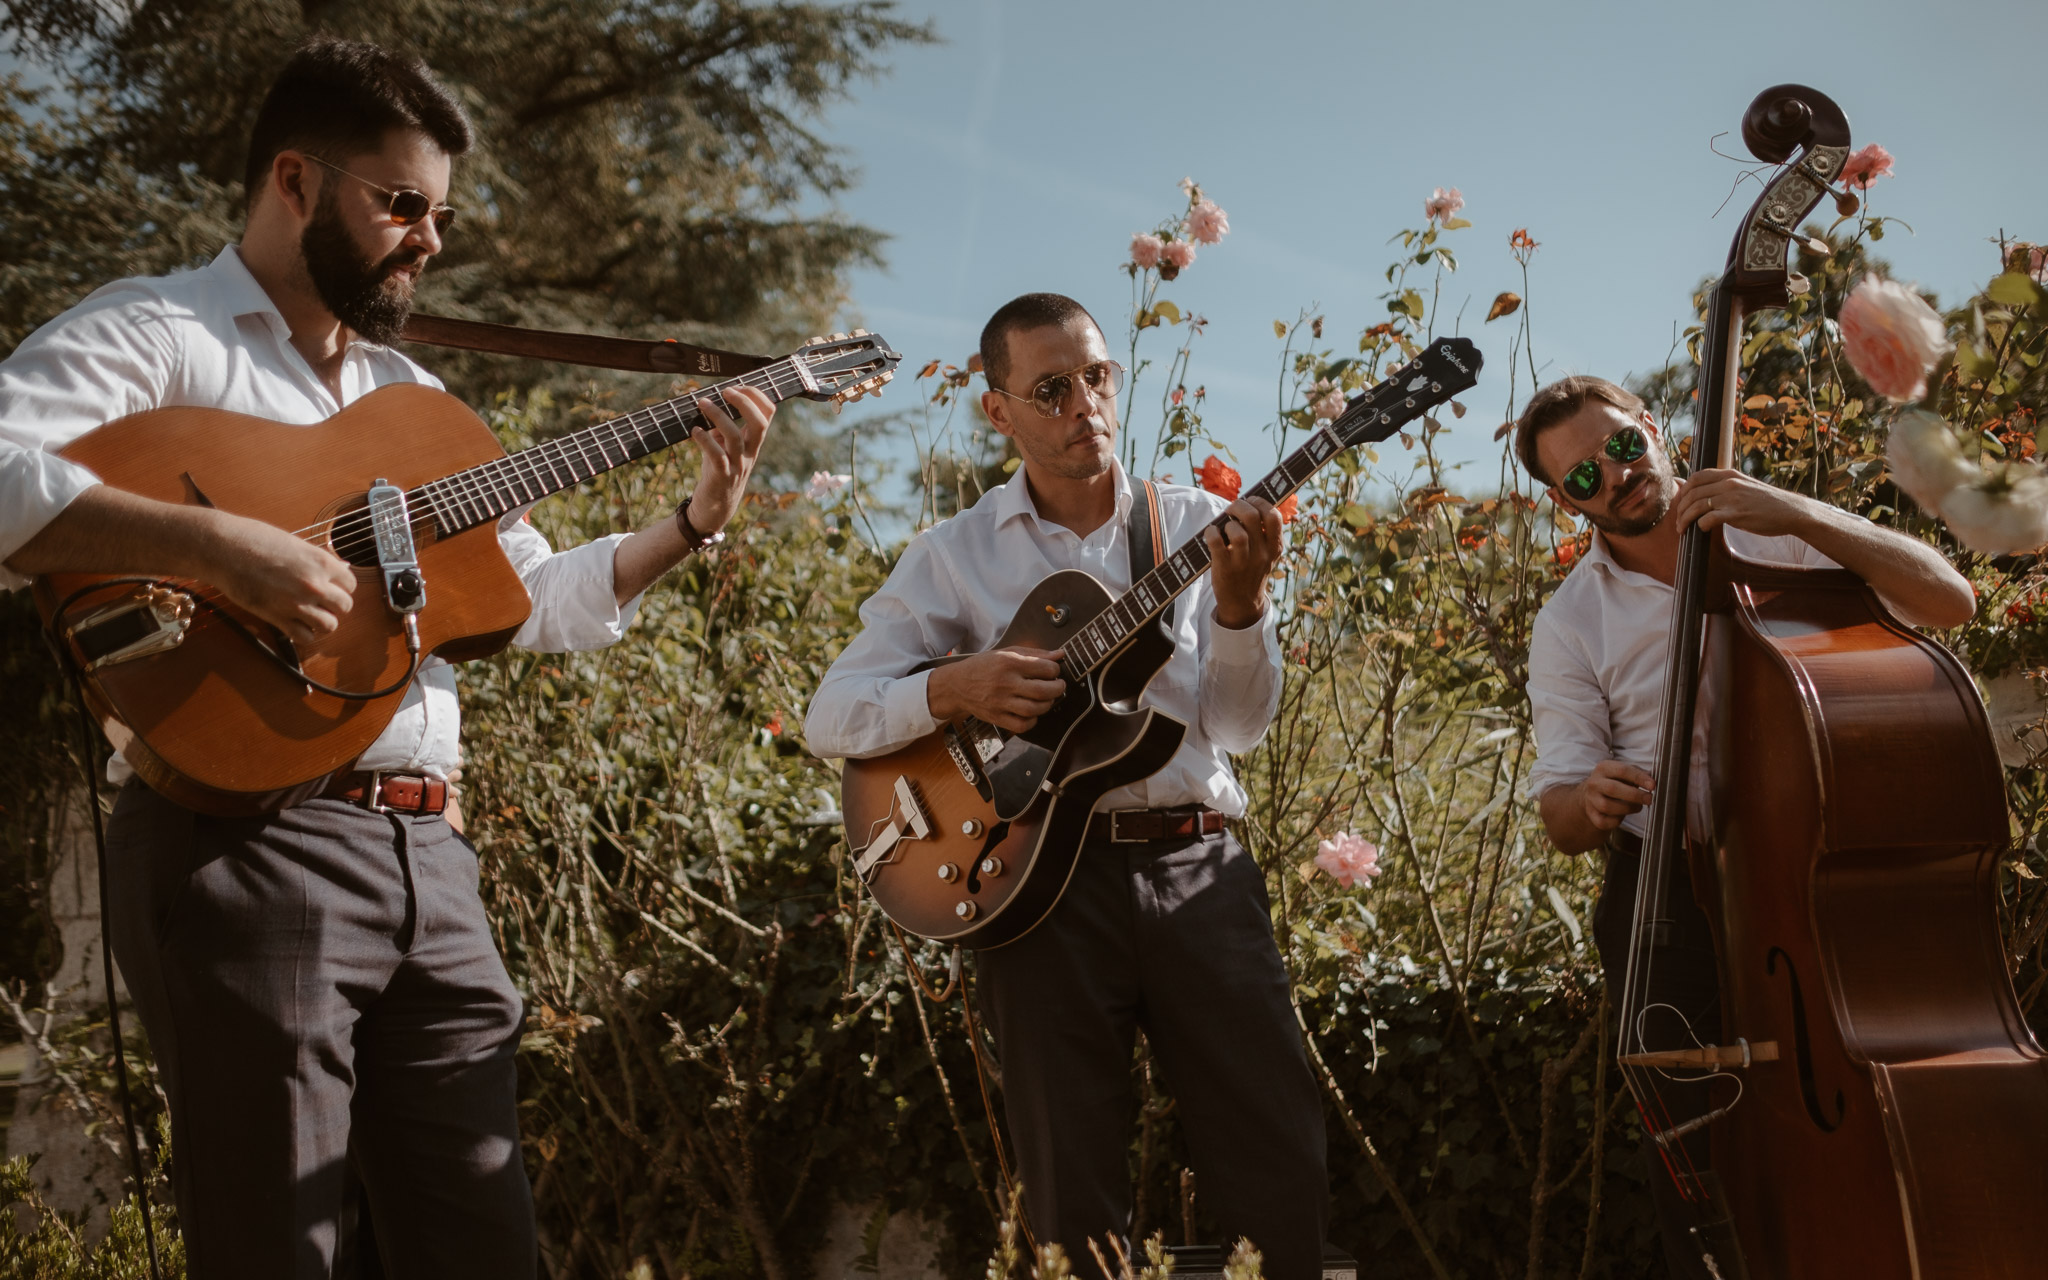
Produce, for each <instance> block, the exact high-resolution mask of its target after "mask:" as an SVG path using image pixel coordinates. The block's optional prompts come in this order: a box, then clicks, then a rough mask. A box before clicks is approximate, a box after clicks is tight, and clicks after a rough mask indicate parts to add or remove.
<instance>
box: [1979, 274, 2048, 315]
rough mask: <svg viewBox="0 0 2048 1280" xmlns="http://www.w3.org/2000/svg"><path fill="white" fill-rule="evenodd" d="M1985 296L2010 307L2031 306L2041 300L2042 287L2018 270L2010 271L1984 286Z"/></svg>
mask: <svg viewBox="0 0 2048 1280" xmlns="http://www.w3.org/2000/svg"><path fill="white" fill-rule="evenodd" d="M1984 296H1985V297H1987V298H1989V299H1991V300H1992V301H1993V302H2002V303H2004V304H2005V305H2006V306H2008V307H2031V306H2033V305H2034V304H2035V303H2036V302H2039V301H2040V300H2041V287H2040V286H2039V285H2037V284H2035V283H2034V282H2033V281H2032V280H2029V279H2027V277H2026V275H2025V274H2024V273H2022V272H2018V271H2008V272H2006V273H2005V274H2004V275H2002V276H2000V277H1998V278H1997V279H1996V280H1993V281H1992V282H1991V283H1990V284H1988V285H1986V286H1984Z"/></svg>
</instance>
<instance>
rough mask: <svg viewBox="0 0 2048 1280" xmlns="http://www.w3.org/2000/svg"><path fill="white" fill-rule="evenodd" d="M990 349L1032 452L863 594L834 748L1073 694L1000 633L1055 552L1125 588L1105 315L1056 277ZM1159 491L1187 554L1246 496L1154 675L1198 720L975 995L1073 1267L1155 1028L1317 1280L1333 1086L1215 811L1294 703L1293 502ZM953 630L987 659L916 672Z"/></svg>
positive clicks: (1218, 1180) (1014, 726)
mask: <svg viewBox="0 0 2048 1280" xmlns="http://www.w3.org/2000/svg"><path fill="white" fill-rule="evenodd" d="M981 356H982V360H983V362H984V365H985V368H986V372H987V376H988V385H989V390H988V391H987V392H986V393H985V394H984V395H983V396H982V399H981V406H982V409H983V411H984V412H985V413H987V415H988V419H989V422H990V423H991V424H992V425H993V426H994V427H995V429H996V430H997V431H1000V432H1001V433H1002V434H1003V435H1005V436H1008V437H1009V438H1010V439H1011V440H1012V441H1013V442H1015V444H1016V446H1017V451H1018V453H1019V454H1021V455H1022V458H1023V465H1022V466H1020V467H1019V468H1018V469H1017V474H1016V475H1015V476H1014V477H1012V478H1011V480H1010V481H1009V483H1007V484H1005V485H1003V486H1002V487H1001V488H998V489H995V490H992V491H990V492H989V493H987V494H985V495H984V496H983V497H982V499H981V500H980V501H979V502H977V503H976V504H975V505H974V506H973V507H971V508H969V509H968V510H966V511H963V512H961V513H960V514H959V515H956V516H954V517H953V518H952V519H950V520H946V521H944V522H942V523H940V524H939V525H937V526H935V527H933V528H931V529H928V530H926V531H925V532H924V533H923V534H921V535H919V536H918V537H917V538H916V539H914V540H913V541H912V542H911V544H910V546H909V547H908V548H907V549H906V550H905V551H904V553H903V558H902V559H901V560H900V561H899V562H898V563H897V565H896V568H895V571H894V572H892V573H891V574H890V575H889V581H888V582H887V583H885V584H884V585H883V587H882V589H881V590H880V591H878V592H876V593H875V595H874V596H873V597H871V598H870V599H869V600H868V601H867V602H866V603H865V604H863V605H862V606H861V611H860V614H861V622H862V625H863V630H862V632H861V634H860V635H859V636H858V637H857V638H855V640H854V641H853V643H852V644H850V645H848V646H847V648H846V651H845V652H844V653H842V654H841V655H840V657H839V659H838V661H837V662H835V663H834V664H833V665H832V670H831V671H830V672H829V673H827V675H826V677H825V679H824V681H823V682H822V683H821V684H820V685H819V687H818V692H817V695H816V696H815V697H814V698H813V699H812V702H811V707H810V712H809V716H808V718H807V719H806V721H805V725H804V729H805V734H806V736H807V738H808V740H809V745H810V748H811V750H813V751H815V752H817V753H819V754H820V755H826V756H859V757H866V756H875V755H881V754H884V753H886V752H888V751H891V750H894V749H896V748H898V747H901V746H903V745H905V744H906V743H909V742H911V741H913V740H915V739H917V738H919V737H922V736H924V735H925V734H928V733H931V732H933V731H934V730H935V729H936V728H937V727H938V725H939V724H941V723H943V722H945V721H949V720H955V719H958V718H960V717H962V716H968V715H973V716H978V717H980V718H982V719H983V720H985V721H987V722H988V723H991V724H995V725H998V726H1000V727H1002V728H1004V729H1008V730H1010V731H1012V732H1022V731H1023V730H1026V729H1028V728H1030V727H1031V725H1032V724H1034V723H1035V722H1036V721H1037V718H1038V717H1039V716H1041V715H1043V714H1045V713H1046V712H1047V711H1048V710H1049V709H1051V707H1052V705H1053V702H1054V700H1055V699H1057V698H1058V697H1059V696H1060V694H1061V693H1062V691H1063V690H1064V688H1065V686H1064V684H1063V683H1062V681H1061V679H1060V667H1059V664H1058V662H1057V658H1058V657H1059V655H1058V654H1057V653H1046V652H1042V651H1028V650H1003V649H993V650H991V649H988V646H990V645H992V644H994V643H995V642H996V641H997V640H998V639H999V638H1000V637H1001V635H1002V632H1003V629H1004V627H1005V625H1006V624H1007V623H1008V621H1009V619H1010V618H1011V616H1012V615H1013V614H1014V613H1015V611H1016V609H1017V606H1018V604H1019V603H1020V602H1021V601H1022V600H1023V599H1024V597H1025V595H1026V593H1028V592H1029V591H1030V590H1031V589H1032V587H1033V586H1035V585H1036V584H1037V583H1038V581H1039V580H1040V579H1041V578H1043V577H1045V576H1046V575H1048V574H1051V573H1053V572H1055V571H1058V570H1064V569H1078V570H1083V571H1085V572H1087V573H1090V574H1093V575H1094V576H1095V577H1096V578H1097V579H1098V580H1100V581H1101V582H1102V584H1103V585H1104V586H1105V587H1107V588H1109V589H1110V590H1111V591H1122V590H1125V589H1126V588H1128V587H1129V586H1130V584H1131V581H1132V570H1131V541H1132V540H1131V537H1130V534H1129V527H1128V526H1129V522H1130V519H1131V513H1132V511H1133V509H1134V506H1135V505H1137V504H1143V503H1145V501H1146V498H1145V495H1144V494H1143V493H1142V492H1140V491H1139V486H1138V485H1136V484H1135V483H1134V482H1133V481H1131V480H1130V479H1129V478H1128V477H1127V476H1126V475H1125V474H1124V471H1123V468H1122V467H1120V466H1118V465H1117V462H1116V431H1117V419H1116V391H1117V386H1118V384H1119V381H1120V379H1121V376H1122V370H1121V369H1120V368H1119V367H1118V366H1117V365H1116V364H1115V362H1113V361H1111V360H1110V359H1109V350H1108V348H1107V347H1106V346H1105V345H1104V343H1103V339H1102V331H1101V329H1099V328H1098V327H1097V326H1096V324H1095V320H1094V318H1093V317H1092V316H1090V315H1089V314H1088V312H1087V311H1086V310H1084V309H1083V308H1082V307H1081V304H1079V303H1078V302H1075V301H1074V300H1073V299H1071V298H1068V297H1064V296H1062V295H1060V294H1052V293H1034V294H1025V295H1024V296H1023V297H1020V298H1017V299H1015V300H1013V301H1011V302H1009V303H1008V304H1006V305H1004V306H1003V307H1002V308H1001V309H1000V310H998V311H997V312H996V313H995V315H994V316H993V317H991V318H990V320H989V322H988V325H987V326H986V327H985V328H984V329H983V330H982V335H981ZM1158 495H1159V517H1158V519H1159V532H1161V533H1163V534H1164V545H1165V546H1166V547H1168V548H1172V547H1176V546H1179V545H1180V544H1182V543H1183V542H1185V541H1186V540H1188V539H1190V538H1192V537H1194V536H1195V535H1196V533H1197V531H1198V530H1202V529H1203V527H1204V526H1205V525H1207V524H1209V522H1210V521H1212V520H1214V519H1215V518H1216V517H1217V516H1218V515H1219V514H1221V513H1223V512H1225V511H1226V510H1227V511H1228V513H1229V515H1230V516H1231V519H1230V520H1228V521H1226V522H1224V523H1223V524H1222V525H1221V527H1220V528H1211V529H1208V530H1207V532H1206V533H1204V534H1203V536H1204V537H1205V538H1206V539H1207V540H1208V544H1209V548H1210V551H1211V554H1212V556H1213V561H1212V566H1213V567H1212V568H1211V571H1210V573H1209V574H1208V575H1207V577H1205V578H1204V579H1202V580H1201V581H1200V582H1199V583H1197V584H1196V585H1195V586H1193V587H1191V588H1190V589H1189V590H1188V591H1187V593H1186V594H1184V595H1183V596H1182V597H1181V598H1180V604H1179V607H1178V611H1177V613H1176V614H1175V618H1176V621H1175V624H1174V626H1173V637H1174V642H1175V649H1174V653H1173V656H1172V658H1171V659H1170V660H1169V661H1168V662H1167V664H1166V665H1165V667H1163V668H1162V669H1161V670H1160V672H1159V674H1158V675H1157V676H1156V677H1155V678H1154V680H1153V682H1152V684H1151V686H1150V687H1149V688H1148V689H1147V690H1146V691H1145V694H1144V696H1143V701H1144V703H1145V704H1146V705H1148V706H1155V707H1158V708H1159V709H1160V710H1162V711H1163V712H1165V713H1166V714H1168V715H1171V716H1174V717H1175V718H1177V719H1180V720H1182V721H1185V722H1186V724H1187V726H1188V732H1187V737H1186V738H1185V739H1184V740H1183V741H1182V743H1181V746H1180V749H1179V751H1178V752H1177V753H1176V754H1175V755H1174V756H1173V758H1172V759H1171V760H1169V761H1168V762H1167V764H1166V766H1165V767H1164V768H1163V769H1161V770H1160V771H1159V772H1157V773H1155V774H1153V775H1152V776H1151V777H1149V778H1146V779H1145V780H1144V781H1142V782H1139V783H1136V784H1134V785H1132V786H1129V787H1125V788H1121V789H1119V790H1117V791H1113V792H1111V793H1110V794H1109V795H1107V796H1105V797H1103V799H1102V801H1101V802H1100V803H1099V804H1098V805H1097V806H1096V810H1095V815H1094V818H1093V820H1092V822H1091V823H1090V825H1089V828H1088V835H1087V840H1086V843H1085V845H1084V847H1083V848H1082V850H1081V852H1080V858H1079V861H1078V865H1077V866H1076V868H1075V871H1074V874H1073V878H1072V879H1071V880H1070V881H1069V883H1068V886H1067V889H1066V893H1065V895H1064V896H1063V897H1062V898H1061V899H1060V901H1059V903H1058V905H1056V906H1055V907H1053V909H1052V910H1051V911H1050V912H1049V913H1048V914H1047V916H1046V918H1045V919H1044V920H1043V921H1042V922H1041V923H1039V924H1038V925H1037V927H1036V928H1034V929H1033V930H1032V931H1031V932H1029V933H1027V934H1025V935H1024V936H1023V937H1022V938H1020V939H1018V940H1017V941H1014V942H1011V943H1009V944H1008V945H1006V946H1002V947H996V948H993V949H990V950H987V951H983V952H981V953H980V954H979V959H978V961H977V973H978V977H979V982H978V984H977V985H978V991H977V996H978V999H979V1001H980V1004H981V1007H982V1008H983V1009H985V1010H986V1012H987V1016H988V1019H989V1022H990V1023H991V1025H992V1026H993V1028H994V1031H995V1035H996V1047H997V1050H998V1052H1000V1053H1001V1055H1002V1075H1003V1103H1004V1110H1005V1112H1006V1114H1007V1116H1008V1119H1009V1127H1010V1133H1011V1136H1012V1138H1013V1139H1014V1141H1015V1143H1016V1147H1017V1155H1018V1165H1019V1171H1020V1173H1021V1176H1022V1178H1023V1183H1024V1210H1025V1218H1026V1220H1027V1222H1028V1224H1029V1225H1030V1227H1031V1229H1032V1231H1033V1232H1034V1233H1035V1235H1036V1238H1037V1240H1038V1242H1039V1243H1040V1244H1050V1243H1054V1242H1057V1243H1059V1244H1060V1245H1062V1246H1063V1247H1064V1248H1065V1249H1066V1252H1067V1255H1068V1257H1069V1258H1072V1259H1074V1260H1075V1274H1077V1275H1078V1274H1082V1273H1083V1272H1084V1271H1086V1270H1088V1269H1089V1268H1090V1267H1092V1265H1093V1264H1092V1263H1091V1262H1090V1261H1088V1256H1089V1255H1088V1243H1089V1241H1090V1240H1091V1239H1093V1240H1096V1241H1098V1242H1100V1240H1101V1239H1102V1238H1103V1237H1105V1236H1108V1235H1111V1234H1113V1233H1114V1234H1122V1233H1126V1232H1128V1231H1129V1230H1130V1217H1131V1186H1130V1168H1129V1164H1128V1154H1129V1145H1130V1130H1131V1122H1132V1120H1133V1118H1134V1117H1135V1109H1136V1100H1135V1097H1134V1095H1133V1093H1132V1089H1131V1051H1132V1045H1133V1042H1134V1036H1135V1034H1136V1030H1137V1028H1139V1027H1141V1026H1142V1027H1143V1028H1144V1030H1145V1034H1146V1038H1147V1039H1148V1040H1149V1042H1150V1043H1151V1045H1152V1049H1153V1052H1154V1054H1155V1055H1156V1057H1157V1060H1158V1062H1159V1063H1160V1066H1161V1068H1162V1071H1163V1074H1164V1076H1165V1078H1166V1081H1167V1085H1168V1087H1169V1088H1171V1089H1172V1090H1173V1092H1174V1094H1175V1097H1176V1100H1177V1102H1178V1105H1179V1111H1180V1118H1181V1122H1182V1124H1183V1125H1184V1126H1185V1128H1186V1131H1187V1135H1188V1145H1189V1147H1190V1148H1191V1151H1192V1154H1193V1162H1194V1165H1195V1171H1196V1173H1197V1175H1198V1176H1199V1178H1200V1184H1199V1185H1200V1187H1201V1190H1202V1193H1203V1202H1204V1203H1205V1204H1206V1205H1207V1206H1208V1207H1209V1208H1210V1209H1211V1211H1212V1212H1213V1214H1214V1215H1215V1217H1216V1218H1217V1219H1218V1220H1219V1221H1220V1224H1221V1226H1222V1228H1223V1230H1224V1232H1225V1238H1226V1239H1232V1240H1234V1239H1236V1238H1237V1237H1239V1236H1245V1237H1248V1238H1250V1240H1251V1241H1252V1243H1253V1244H1254V1245H1256V1246H1257V1247H1258V1248H1259V1249H1261V1250H1262V1251H1263V1252H1264V1255H1265V1267H1266V1274H1267V1275H1268V1276H1270V1277H1271V1278H1272V1280H1311V1278H1312V1277H1314V1276H1317V1275H1319V1274H1321V1271H1322V1265H1321V1257H1322V1231H1323V1220H1324V1211H1325V1204H1326V1201H1327V1199H1328V1189H1327V1186H1326V1183H1325V1175H1324V1151H1323V1116H1322V1107H1321V1102H1320V1099H1319V1098H1318V1096H1317V1090H1316V1086H1315V1081H1314V1079H1313V1078H1312V1077H1311V1076H1310V1074H1309V1069H1308V1059H1307V1056H1306V1054H1305V1053H1304V1051H1303V1049H1302V1044H1301V1033H1300V1029H1299V1027H1298V1026H1297V1024H1296V1022H1295V1018H1294V1011H1293V1009H1292V1007H1291V1004H1290V1001H1289V999H1288V993H1287V973H1286V970H1285V969H1284V968H1283V967H1282V966H1281V963H1280V955H1279V952H1278V950H1277V949H1276V947H1275V945H1274V942H1273V926H1272V919H1271V916H1270V913H1269V912H1270V909H1269V907H1268V904H1267V901H1266V889H1265V879H1264V877H1263V875H1262V874H1261V873H1260V871H1259V868H1258V865H1257V863H1255V862H1254V861H1253V860H1252V858H1251V856H1250V855H1249V854H1247V853H1246V852H1245V851H1244V850H1243V849H1242V848H1240V847H1239V846H1238V844H1237V842H1236V841H1235V840H1234V839H1232V838H1231V837H1230V835H1229V834H1228V833H1227V832H1226V831H1225V829H1224V817H1225V815H1226V814H1229V815H1236V814H1240V813H1242V812H1243V811H1244V804H1245V792H1244V788H1243V787H1242V786H1240V785H1239V783H1238V781H1237V778H1236V776H1235V775H1234V774H1233V773H1232V771H1231V767H1230V760H1229V756H1228V755H1227V753H1228V752H1232V751H1244V750H1248V749H1250V748H1251V746H1252V745H1253V744H1254V743H1256V742H1257V741H1258V740H1259V738H1260V737H1262V736H1263V735H1264V734H1265V732H1266V726H1267V723H1268V722H1269V721H1270V720H1271V719H1272V716H1273V710H1274V707H1275V705H1276V703H1277V702H1278V700H1279V694H1280V654H1279V649H1278V644H1277V642H1276V640H1275V639H1274V629H1273V628H1274V623H1273V618H1272V613H1271V610H1269V609H1268V608H1267V602H1266V592H1265V580H1266V575H1267V574H1268V573H1269V572H1270V571H1271V569H1272V567H1273V564H1274V562H1275V561H1276V560H1277V559H1278V558H1279V554H1280V546H1281V529H1280V517H1279V515H1278V514H1277V513H1276V512H1275V511H1274V509H1273V507H1272V506H1271V505H1270V504H1268V503H1265V502H1263V501H1242V500H1241V501H1238V502H1234V503H1229V504H1226V503H1224V501H1223V500H1222V499H1220V498H1217V497H1214V496H1213V495H1210V494H1207V493H1204V492H1202V491H1200V490H1198V489H1190V488H1184V487H1181V486H1177V485H1162V486H1159V487H1158ZM983 650H987V651H986V652H982V651H983ZM953 652H959V653H971V654H974V655H975V656H973V657H969V658H966V659H963V660H961V661H958V662H954V663H951V664H948V665H943V666H938V667H933V668H930V669H929V670H923V669H921V667H922V665H923V664H924V663H926V662H927V661H929V660H930V659H934V658H938V657H942V656H944V655H946V654H948V653H953Z"/></svg>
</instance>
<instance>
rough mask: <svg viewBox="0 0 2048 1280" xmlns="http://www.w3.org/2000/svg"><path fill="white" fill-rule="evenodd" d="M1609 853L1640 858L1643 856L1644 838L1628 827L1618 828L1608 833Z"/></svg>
mask: <svg viewBox="0 0 2048 1280" xmlns="http://www.w3.org/2000/svg"><path fill="white" fill-rule="evenodd" d="M1607 851H1608V852H1609V853H1619V854H1625V855H1627V856H1628V857H1631V858H1640V857H1642V856H1643V838H1642V837H1641V836H1639V835H1637V834H1636V833H1635V832H1633V831H1630V830H1629V829H1628V828H1626V827H1616V828H1615V829H1614V830H1612V831H1610V832H1608V833H1607Z"/></svg>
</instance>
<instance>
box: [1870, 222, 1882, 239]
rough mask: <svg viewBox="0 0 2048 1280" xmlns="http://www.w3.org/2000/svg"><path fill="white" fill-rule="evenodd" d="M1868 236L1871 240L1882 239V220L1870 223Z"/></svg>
mask: <svg viewBox="0 0 2048 1280" xmlns="http://www.w3.org/2000/svg"><path fill="white" fill-rule="evenodd" d="M1870 238H1871V239H1872V240H1882V239H1884V224H1883V223H1882V222H1873V223H1871V224H1870Z"/></svg>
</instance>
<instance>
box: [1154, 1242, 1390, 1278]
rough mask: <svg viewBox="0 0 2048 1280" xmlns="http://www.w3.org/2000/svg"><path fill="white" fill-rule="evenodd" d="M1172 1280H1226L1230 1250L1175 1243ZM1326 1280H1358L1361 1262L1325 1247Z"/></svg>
mask: <svg viewBox="0 0 2048 1280" xmlns="http://www.w3.org/2000/svg"><path fill="white" fill-rule="evenodd" d="M1166 1252H1167V1253H1169V1254H1171V1255H1172V1256H1173V1280H1223V1264H1224V1263H1225V1262H1227V1261H1229V1260H1230V1251H1229V1250H1228V1249H1219V1248H1217V1247H1216V1246H1215V1245H1213V1244H1172V1245H1168V1246H1166ZM1323 1280H1358V1259H1356V1258H1354V1257H1352V1256H1351V1255H1350V1254H1348V1253H1346V1252H1344V1251H1343V1250H1342V1249H1339V1248H1337V1247H1336V1246H1335V1245H1327V1244H1326V1245H1324V1246H1323Z"/></svg>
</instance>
